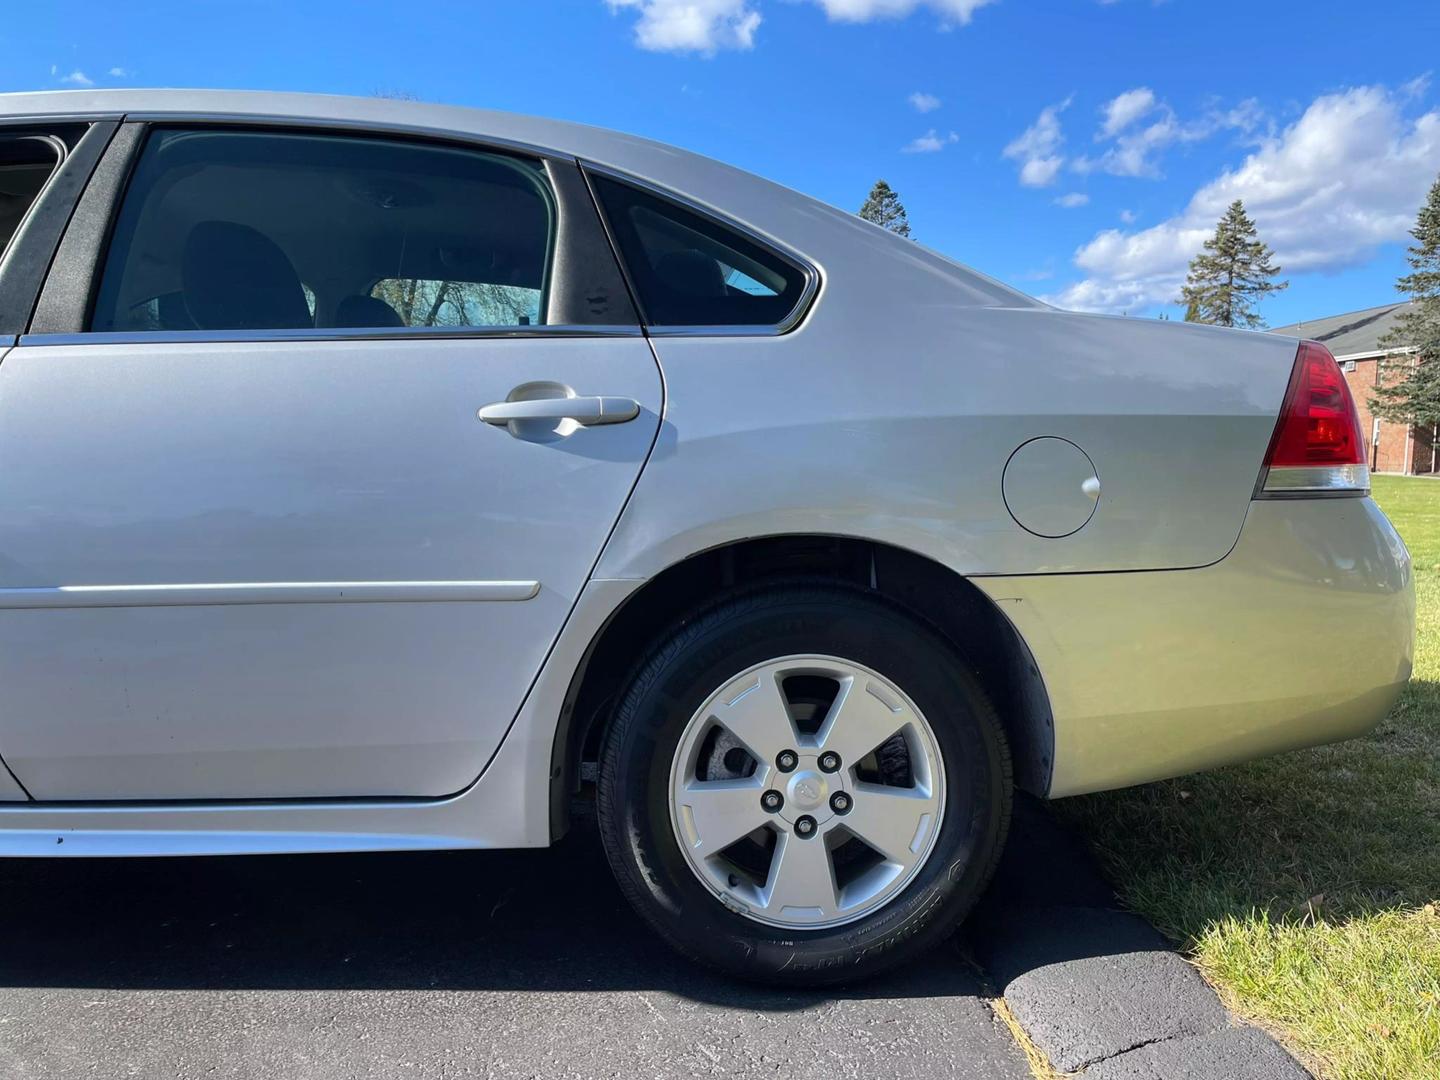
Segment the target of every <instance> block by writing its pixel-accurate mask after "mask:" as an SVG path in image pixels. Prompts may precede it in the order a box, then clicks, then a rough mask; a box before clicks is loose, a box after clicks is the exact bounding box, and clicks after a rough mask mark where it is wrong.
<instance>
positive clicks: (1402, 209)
mask: <svg viewBox="0 0 1440 1080" xmlns="http://www.w3.org/2000/svg"><path fill="white" fill-rule="evenodd" d="M1404 103H1405V98H1404V95H1403V93H1393V92H1391V91H1389V90H1387V89H1385V88H1384V87H1380V86H1365V87H1358V88H1354V89H1350V90H1345V91H1342V92H1339V93H1334V94H1326V95H1324V96H1322V97H1319V98H1316V99H1315V100H1314V101H1313V102H1312V103H1311V104H1310V106H1309V108H1307V109H1306V110H1305V113H1304V115H1302V116H1301V117H1300V119H1299V120H1297V121H1295V123H1294V124H1292V125H1291V126H1290V127H1288V128H1286V129H1285V130H1284V131H1282V132H1280V133H1278V134H1272V135H1268V136H1266V137H1265V138H1264V139H1263V140H1262V141H1261V143H1260V145H1259V146H1258V148H1256V149H1255V150H1253V151H1252V152H1251V153H1250V154H1249V155H1248V156H1247V157H1246V158H1245V160H1244V161H1243V162H1241V163H1240V165H1238V166H1236V167H1235V168H1233V169H1228V170H1226V171H1225V172H1223V173H1221V174H1220V175H1219V176H1217V177H1216V178H1215V179H1214V180H1212V181H1210V182H1209V183H1208V184H1206V185H1204V186H1203V187H1201V188H1200V190H1198V191H1197V192H1196V193H1195V194H1194V196H1193V197H1192V198H1191V199H1190V202H1189V204H1188V205H1187V206H1186V208H1185V209H1184V210H1183V211H1182V212H1181V213H1179V214H1177V215H1176V216H1174V217H1172V218H1169V219H1168V220H1166V221H1162V222H1161V223H1160V224H1158V225H1155V226H1152V227H1151V228H1148V229H1143V230H1141V231H1139V232H1125V231H1122V230H1120V229H1106V230H1104V231H1103V232H1100V233H1098V234H1097V235H1096V236H1095V237H1094V238H1093V239H1092V240H1091V241H1090V242H1089V243H1087V244H1085V245H1084V246H1083V247H1081V248H1080V249H1079V250H1078V251H1077V252H1076V253H1075V260H1074V261H1075V265H1076V266H1078V267H1079V268H1080V269H1081V270H1084V271H1086V273H1087V274H1088V276H1087V277H1086V278H1085V279H1083V280H1082V281H1079V282H1077V283H1076V284H1074V285H1071V286H1070V287H1069V288H1067V289H1065V290H1063V291H1062V292H1061V293H1059V294H1058V295H1057V296H1055V297H1053V298H1052V299H1053V301H1054V302H1055V303H1057V304H1060V305H1061V306H1064V307H1075V308H1082V309H1086V310H1095V311H1119V310H1133V309H1136V308H1142V307H1146V306H1150V305H1155V304H1164V303H1169V302H1170V301H1171V300H1173V299H1174V297H1175V295H1176V294H1177V293H1178V291H1179V287H1180V284H1181V282H1183V281H1184V278H1185V270H1186V266H1187V264H1188V263H1189V260H1190V258H1191V256H1193V255H1194V254H1195V253H1196V252H1197V251H1199V250H1200V247H1201V245H1202V244H1203V243H1204V241H1205V239H1206V238H1207V237H1208V236H1210V235H1211V233H1212V232H1213V231H1214V229H1215V223H1216V221H1218V220H1219V218H1220V216H1221V214H1223V213H1224V211H1225V208H1226V207H1227V206H1228V205H1229V204H1230V203H1231V202H1232V201H1233V200H1235V199H1243V200H1244V201H1245V208H1246V209H1247V210H1248V211H1249V212H1250V214H1251V216H1252V217H1253V218H1254V219H1255V223H1256V226H1257V228H1258V231H1259V234H1260V239H1261V240H1263V241H1264V242H1266V243H1267V244H1269V245H1270V246H1271V247H1272V248H1274V249H1275V261H1276V262H1277V263H1278V264H1279V265H1280V267H1281V268H1282V270H1283V271H1284V272H1287V273H1298V272H1304V271H1323V270H1335V269H1339V268H1341V267H1345V266H1350V265H1354V264H1356V263H1359V262H1362V261H1364V260H1365V259H1367V258H1369V257H1370V256H1371V255H1372V254H1373V252H1374V250H1375V248H1376V246H1377V245H1379V244H1383V243H1387V242H1392V241H1398V240H1403V239H1404V238H1405V235H1406V231H1407V230H1408V229H1409V228H1410V226H1411V225H1412V224H1413V222H1414V218H1415V212H1416V210H1417V209H1418V208H1419V206H1420V204H1421V202H1422V201H1423V200H1424V197H1425V192H1426V190H1427V188H1428V187H1429V185H1430V184H1431V183H1432V182H1433V181H1434V178H1435V174H1436V172H1437V171H1440V109H1432V110H1431V111H1430V112H1427V113H1424V114H1422V115H1419V116H1415V117H1413V118H1411V117H1407V116H1406V115H1405V114H1404V111H1403V105H1404Z"/></svg>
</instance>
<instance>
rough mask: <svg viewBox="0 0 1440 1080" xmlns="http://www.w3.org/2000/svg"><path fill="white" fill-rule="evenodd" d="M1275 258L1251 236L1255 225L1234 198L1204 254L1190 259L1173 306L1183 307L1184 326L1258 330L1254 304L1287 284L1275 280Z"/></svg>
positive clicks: (1239, 202)
mask: <svg viewBox="0 0 1440 1080" xmlns="http://www.w3.org/2000/svg"><path fill="white" fill-rule="evenodd" d="M1274 257H1275V253H1274V252H1273V251H1271V250H1270V249H1269V248H1268V247H1266V246H1265V245H1264V244H1263V243H1261V242H1260V240H1259V238H1258V237H1257V236H1256V235H1255V223H1254V222H1253V221H1251V220H1250V215H1249V214H1247V213H1245V204H1244V203H1242V202H1241V201H1240V200H1239V199H1236V200H1235V201H1234V202H1233V203H1231V204H1230V209H1228V210H1226V211H1225V216H1224V217H1222V218H1221V219H1220V223H1219V224H1218V225H1216V226H1215V235H1214V236H1212V237H1211V238H1210V239H1209V240H1206V241H1205V250H1204V251H1203V252H1201V253H1200V254H1199V255H1196V256H1195V258H1193V259H1191V260H1190V272H1189V274H1188V275H1186V278H1185V285H1184V287H1183V288H1182V289H1181V290H1180V298H1179V299H1178V300H1176V301H1175V302H1176V303H1177V304H1184V305H1185V321H1186V322H1198V323H1210V324H1212V325H1215V326H1243V327H1246V328H1253V327H1263V326H1264V325H1265V320H1264V319H1262V318H1261V317H1260V313H1259V312H1258V311H1256V310H1255V303H1256V301H1258V300H1263V299H1264V298H1265V297H1267V296H1269V295H1270V294H1271V293H1275V292H1279V291H1280V290H1281V289H1284V288H1285V287H1286V286H1288V285H1289V284H1290V283H1289V282H1288V281H1279V282H1277V281H1274V280H1272V279H1273V278H1275V277H1277V276H1279V274H1280V268H1279V267H1278V266H1276V265H1275V264H1274V262H1272V261H1271V260H1273V259H1274Z"/></svg>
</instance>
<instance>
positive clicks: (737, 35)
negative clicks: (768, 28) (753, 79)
mask: <svg viewBox="0 0 1440 1080" xmlns="http://www.w3.org/2000/svg"><path fill="white" fill-rule="evenodd" d="M605 3H606V5H607V6H608V7H609V8H610V10H611V11H621V10H628V9H631V8H633V9H634V10H636V11H638V12H639V14H640V18H639V19H638V20H637V21H636V23H635V43H636V44H637V45H639V46H640V47H641V48H642V49H649V50H650V51H652V52H698V53H705V54H707V55H709V54H712V53H714V52H716V51H717V50H720V49H750V48H753V47H754V45H755V31H756V30H757V29H759V27H760V13H759V12H758V11H756V10H755V9H754V8H752V7H751V6H750V4H749V0H605Z"/></svg>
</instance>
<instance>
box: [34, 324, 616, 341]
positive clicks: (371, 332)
mask: <svg viewBox="0 0 1440 1080" xmlns="http://www.w3.org/2000/svg"><path fill="white" fill-rule="evenodd" d="M643 334H644V331H642V330H641V329H640V327H638V326H457V327H443V326H397V327H376V328H363V327H343V326H335V327H323V326H322V327H302V328H299V329H295V330H124V331H105V332H103V333H95V334H91V333H84V334H25V335H22V336H21V338H20V341H19V344H21V345H166V344H176V345H207V344H232V343H238V342H247V341H270V342H274V341H437V340H444V341H449V340H453V339H460V340H466V339H476V340H487V341H493V340H503V339H511V338H516V339H534V338H616V337H619V338H630V337H642V336H643Z"/></svg>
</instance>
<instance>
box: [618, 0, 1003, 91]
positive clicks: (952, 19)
mask: <svg viewBox="0 0 1440 1080" xmlns="http://www.w3.org/2000/svg"><path fill="white" fill-rule="evenodd" d="M758 2H759V0H605V6H606V7H608V8H609V9H610V10H611V11H612V12H619V11H631V10H633V11H635V12H637V13H638V14H639V18H638V19H637V20H636V22H635V43H636V44H637V45H639V46H640V47H641V48H642V49H649V50H651V51H652V52H679V53H686V52H698V53H703V54H704V55H706V56H711V55H713V54H715V53H716V52H718V51H720V50H721V49H751V48H754V46H755V31H756V30H758V29H759V28H760V21H761V19H760V12H759V10H758V8H757V4H758ZM810 2H811V3H814V4H817V5H818V6H819V7H821V8H823V9H824V11H825V14H826V16H828V17H829V18H830V19H831V20H832V21H834V22H849V23H865V22H873V21H874V20H876V19H903V18H905V17H906V16H908V15H911V14H913V13H914V12H916V11H917V10H919V9H921V8H924V9H926V10H928V11H930V12H932V13H934V14H935V15H936V16H938V17H939V19H940V26H941V28H942V29H946V30H948V29H950V28H951V27H953V26H964V25H966V24H967V23H969V22H970V20H971V19H972V18H973V17H974V15H975V12H976V11H977V10H978V9H980V8H982V7H985V6H986V5H987V4H993V3H995V2H996V0H810ZM916 98H922V99H926V100H929V101H934V102H935V104H934V105H931V106H930V108H935V107H936V106H938V105H939V104H940V102H939V101H938V100H937V99H935V98H933V97H931V95H929V94H913V95H911V104H912V105H915V107H916V108H917V109H919V110H920V111H921V112H928V111H929V109H927V108H925V107H922V106H921V105H919V104H916V101H915V99H916Z"/></svg>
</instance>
